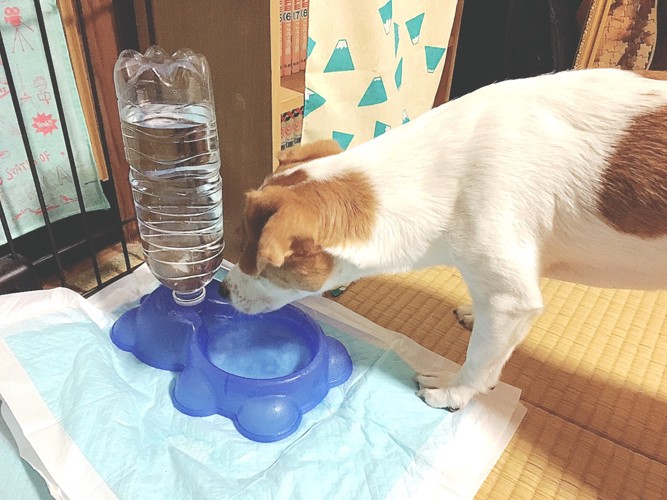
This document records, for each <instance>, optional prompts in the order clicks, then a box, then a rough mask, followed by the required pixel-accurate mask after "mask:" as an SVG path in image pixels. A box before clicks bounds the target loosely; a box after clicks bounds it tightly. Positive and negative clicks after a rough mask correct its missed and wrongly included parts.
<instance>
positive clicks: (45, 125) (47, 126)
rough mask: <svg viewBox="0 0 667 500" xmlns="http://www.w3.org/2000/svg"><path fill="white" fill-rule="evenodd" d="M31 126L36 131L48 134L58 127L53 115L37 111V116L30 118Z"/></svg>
mask: <svg viewBox="0 0 667 500" xmlns="http://www.w3.org/2000/svg"><path fill="white" fill-rule="evenodd" d="M32 126H33V128H34V129H35V132H36V133H38V132H41V133H42V134H44V135H46V134H50V133H51V132H53V131H54V130H56V129H57V128H58V127H56V120H55V119H54V118H53V116H52V115H47V114H46V113H37V116H35V117H34V118H33V119H32Z"/></svg>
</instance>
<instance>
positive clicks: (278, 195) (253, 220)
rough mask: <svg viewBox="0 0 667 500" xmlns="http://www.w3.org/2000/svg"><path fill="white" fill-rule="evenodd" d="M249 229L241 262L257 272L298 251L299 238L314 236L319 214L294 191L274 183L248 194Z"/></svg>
mask: <svg viewBox="0 0 667 500" xmlns="http://www.w3.org/2000/svg"><path fill="white" fill-rule="evenodd" d="M246 231H247V242H246V248H245V249H244V251H243V253H242V255H241V259H240V260H239V265H240V266H241V269H243V271H244V272H246V273H247V274H251V275H254V276H257V275H259V274H260V273H261V272H262V271H263V270H264V269H265V268H266V267H267V266H268V265H271V266H274V267H281V266H282V265H283V264H284V262H285V259H287V258H288V257H289V256H290V255H292V253H294V249H293V243H294V241H295V240H297V239H304V238H311V239H313V238H314V236H315V233H316V226H315V218H314V216H313V214H312V213H311V211H309V210H308V209H307V207H306V206H304V204H303V203H301V202H300V200H299V199H298V197H297V196H296V195H295V194H294V193H293V192H292V191H290V190H289V189H285V188H283V187H279V186H270V187H266V188H264V189H262V190H259V191H251V192H249V193H248V194H247V198H246Z"/></svg>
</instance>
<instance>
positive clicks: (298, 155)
mask: <svg viewBox="0 0 667 500" xmlns="http://www.w3.org/2000/svg"><path fill="white" fill-rule="evenodd" d="M342 151H343V150H342V149H341V147H340V146H339V145H338V143H337V142H336V141H334V140H333V139H326V140H321V141H315V142H312V143H310V144H303V145H298V146H293V147H291V148H288V149H285V150H283V151H281V152H279V153H278V154H277V155H276V158H277V159H278V167H277V168H276V171H275V172H274V173H273V175H270V176H269V177H267V178H266V179H265V180H264V184H262V187H266V186H293V185H295V184H300V183H302V182H305V181H307V180H308V174H307V173H306V172H304V171H303V170H295V171H294V172H291V173H289V174H286V175H280V174H281V173H282V172H284V171H285V170H288V169H290V168H293V167H296V166H298V165H301V164H302V163H305V162H307V161H310V160H315V159H317V158H324V157H325V156H333V155H336V154H338V153H340V152H342Z"/></svg>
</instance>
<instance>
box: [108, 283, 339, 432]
mask: <svg viewBox="0 0 667 500" xmlns="http://www.w3.org/2000/svg"><path fill="white" fill-rule="evenodd" d="M217 285H218V282H213V283H212V284H210V285H209V286H208V287H207V291H206V293H207V299H206V300H205V301H204V302H203V303H202V304H200V305H198V306H193V307H181V306H178V305H177V304H176V303H175V302H174V301H173V298H172V297H171V290H169V289H167V288H165V287H163V286H160V287H159V288H157V289H156V290H155V291H154V292H153V293H151V294H150V295H147V296H145V297H143V298H142V300H141V304H140V305H139V307H137V308H135V309H132V310H130V311H127V312H126V313H125V314H124V315H123V316H121V317H120V318H119V319H118V321H117V322H116V323H115V324H114V326H113V328H112V330H111V339H112V341H113V342H114V344H116V346H117V347H119V348H120V349H123V350H125V351H129V352H132V353H133V354H134V355H135V356H136V357H137V358H138V359H139V360H141V361H142V362H144V363H146V364H148V365H150V366H153V367H155V368H161V369H165V370H171V371H177V372H180V373H178V375H177V377H176V381H175V383H174V384H173V386H172V388H171V389H172V390H171V396H172V402H173V404H174V406H175V407H176V408H177V409H178V410H179V411H181V412H182V413H185V414H187V415H192V416H199V417H201V416H207V415H212V414H216V413H217V414H219V415H223V416H225V417H227V418H229V419H231V420H232V421H233V422H234V426H235V427H236V429H237V430H238V431H239V432H240V433H241V434H242V435H243V436H245V437H247V438H249V439H252V440H254V441H260V442H271V441H278V440H280V439H283V438H285V437H287V436H289V435H290V434H292V433H293V432H294V431H295V430H296V429H297V428H298V427H299V424H300V423H301V418H302V415H303V414H304V413H305V412H307V411H309V410H311V409H312V408H314V407H315V406H317V404H319V403H320V402H321V401H322V400H323V399H324V397H325V396H326V395H327V393H328V391H329V389H330V388H331V387H335V386H337V385H339V384H342V383H343V382H345V381H346V380H347V379H348V377H349V376H350V374H351V373H352V361H351V359H350V356H349V354H348V353H347V351H346V349H345V347H344V346H343V345H342V344H341V343H340V342H339V341H338V340H336V339H333V338H331V337H327V336H326V335H324V333H323V332H322V329H321V328H320V326H319V325H318V324H317V323H316V322H315V321H313V320H312V319H311V318H310V317H309V316H308V315H307V314H305V313H304V312H302V311H301V310H299V309H297V308H296V307H294V306H285V307H283V308H282V309H279V310H278V311H274V312H271V313H267V314H261V315H252V316H250V315H245V314H242V313H239V312H238V311H236V310H235V309H234V308H233V307H232V306H231V305H230V304H229V303H227V302H226V301H224V300H223V299H221V298H220V297H219V295H218V293H217Z"/></svg>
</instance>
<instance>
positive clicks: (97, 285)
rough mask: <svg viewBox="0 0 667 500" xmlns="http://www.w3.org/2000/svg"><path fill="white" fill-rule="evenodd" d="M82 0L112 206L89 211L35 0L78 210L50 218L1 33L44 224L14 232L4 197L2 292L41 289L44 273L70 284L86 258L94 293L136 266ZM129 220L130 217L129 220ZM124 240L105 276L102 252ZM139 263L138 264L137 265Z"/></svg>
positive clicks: (0, 216) (80, 18)
mask: <svg viewBox="0 0 667 500" xmlns="http://www.w3.org/2000/svg"><path fill="white" fill-rule="evenodd" d="M81 2H82V0H75V2H74V5H75V9H76V22H77V24H78V28H79V31H80V33H81V35H82V46H83V49H84V57H85V65H86V68H87V71H88V74H89V75H90V78H89V81H90V85H91V91H92V97H93V101H94V111H95V115H96V117H97V123H98V127H99V130H97V131H90V133H91V134H93V133H98V134H99V137H100V140H101V145H102V151H103V156H104V161H105V163H106V167H107V168H106V170H107V172H108V176H109V178H108V180H107V181H105V182H103V183H102V187H103V190H104V194H105V195H106V198H107V200H108V202H109V205H110V207H111V208H110V210H107V211H104V213H94V212H89V211H87V210H86V206H85V203H84V198H83V194H82V189H81V184H80V180H79V175H78V171H77V165H76V163H75V159H74V155H73V153H72V144H71V140H70V135H69V133H68V128H67V119H66V117H65V113H64V112H63V103H62V99H61V95H60V92H59V88H58V79H57V77H56V72H55V69H54V63H53V57H52V54H51V51H50V49H49V39H48V36H47V30H46V27H45V23H44V14H43V11H42V6H41V5H40V2H39V0H34V5H35V11H36V16H37V23H38V25H39V32H40V39H41V43H42V44H43V47H44V52H45V54H46V61H47V65H48V73H49V76H50V78H51V82H52V94H53V98H54V101H55V103H56V107H57V110H58V115H59V117H58V119H59V120H60V121H59V123H60V128H61V131H62V133H63V136H64V143H65V149H66V153H67V160H68V162H69V169H70V171H71V176H72V179H73V182H74V188H75V190H76V195H77V198H78V209H79V213H78V214H77V215H75V216H72V217H69V218H68V219H65V220H61V221H57V222H54V221H52V220H50V218H49V211H48V209H47V206H46V202H45V198H44V189H45V188H44V186H43V185H42V183H41V182H40V178H39V175H38V171H37V166H36V164H35V160H34V158H35V156H34V154H33V153H34V152H33V151H32V149H31V146H30V141H29V139H28V130H27V129H26V123H25V121H24V118H23V115H22V112H21V109H20V102H19V96H18V91H17V87H16V85H15V82H14V78H13V76H12V68H11V64H10V61H9V58H8V54H7V48H6V47H5V44H4V42H3V40H2V37H0V58H1V60H2V65H3V68H4V71H5V75H6V80H7V85H8V87H9V89H10V93H11V100H12V104H13V108H14V112H15V114H16V120H17V122H18V128H19V130H20V134H21V140H22V142H23V147H24V149H25V152H26V156H27V158H28V161H29V165H30V173H31V175H32V181H33V182H34V186H35V190H36V193H37V198H38V200H39V206H40V208H41V214H42V217H43V220H44V227H43V228H41V229H38V230H36V231H33V232H31V233H29V234H26V235H23V236H17V237H12V234H11V233H10V226H9V224H8V219H7V218H8V217H11V216H12V214H9V213H7V212H6V210H5V209H4V208H3V206H2V201H1V200H0V222H1V224H2V230H3V233H4V235H5V238H6V241H7V243H6V244H4V245H2V246H0V294H4V293H12V292H18V291H27V290H34V289H40V288H41V287H42V285H41V282H42V280H43V278H44V277H45V276H51V277H54V278H55V280H57V282H58V283H59V284H60V286H68V284H67V283H66V278H65V271H66V266H67V265H68V264H69V263H72V262H81V261H82V260H84V261H87V262H89V263H90V266H92V270H93V273H94V283H92V285H91V286H90V287H89V288H88V289H87V290H85V291H82V292H81V293H82V294H83V295H84V296H87V295H90V294H93V293H95V292H96V291H98V290H99V289H101V288H102V287H104V286H106V285H108V284H110V283H112V282H114V281H116V280H118V279H120V278H122V277H123V276H125V275H127V274H129V273H130V272H132V270H133V265H131V262H130V254H129V252H128V245H127V242H126V238H125V236H124V231H123V222H122V220H121V216H120V211H119V205H118V199H117V196H116V191H115V187H114V178H113V168H112V166H111V165H110V162H109V150H108V146H107V143H106V140H105V133H104V132H105V131H104V122H103V119H102V114H101V109H100V102H99V96H98V92H97V89H96V86H95V78H93V77H92V75H93V64H92V61H91V56H90V49H89V44H88V37H87V35H86V29H85V26H84V14H83V10H82V5H81ZM125 224H127V222H125ZM114 243H115V244H116V245H117V244H120V249H121V252H122V257H123V266H122V269H121V270H120V272H118V273H116V274H115V276H113V277H111V278H109V279H107V280H104V279H103V277H102V275H101V273H100V262H99V260H98V252H99V251H100V250H101V249H103V248H105V247H107V246H109V245H110V244H114ZM136 265H138V264H137V263H135V264H134V267H136Z"/></svg>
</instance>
